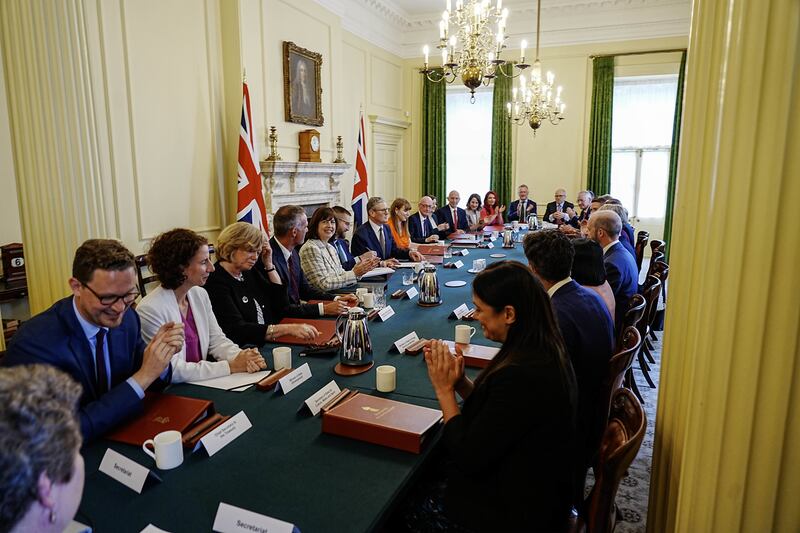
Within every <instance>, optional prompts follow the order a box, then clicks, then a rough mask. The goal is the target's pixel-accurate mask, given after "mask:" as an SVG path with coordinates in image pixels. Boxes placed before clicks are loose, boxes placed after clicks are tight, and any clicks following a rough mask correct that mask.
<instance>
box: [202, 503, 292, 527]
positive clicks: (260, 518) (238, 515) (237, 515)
mask: <svg viewBox="0 0 800 533" xmlns="http://www.w3.org/2000/svg"><path fill="white" fill-rule="evenodd" d="M212 529H213V530H214V531H217V532H219V533H254V532H255V533H292V531H294V524H290V523H289V522H284V521H283V520H278V519H277V518H272V517H269V516H266V515H263V514H258V513H254V512H253V511H248V510H247V509H242V508H241V507H235V506H233V505H229V504H227V503H222V502H220V504H219V508H218V509H217V516H216V517H215V518H214V525H213V526H212Z"/></svg>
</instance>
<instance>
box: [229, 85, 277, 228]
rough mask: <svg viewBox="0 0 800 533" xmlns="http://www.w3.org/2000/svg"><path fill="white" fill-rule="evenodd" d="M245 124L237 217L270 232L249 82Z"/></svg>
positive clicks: (244, 103) (241, 135)
mask: <svg viewBox="0 0 800 533" xmlns="http://www.w3.org/2000/svg"><path fill="white" fill-rule="evenodd" d="M242 86H243V101H242V123H241V126H240V128H239V176H238V186H237V189H238V203H237V207H236V220H237V221H238V222H249V223H250V224H253V225H254V226H256V227H258V228H260V229H262V230H263V231H268V230H269V227H268V226H267V208H266V207H265V205H264V194H263V193H262V192H261V173H260V171H259V168H260V167H259V165H258V155H257V154H256V142H255V139H254V138H253V123H252V121H251V117H252V114H251V113H250V91H248V90H247V83H243V84H242Z"/></svg>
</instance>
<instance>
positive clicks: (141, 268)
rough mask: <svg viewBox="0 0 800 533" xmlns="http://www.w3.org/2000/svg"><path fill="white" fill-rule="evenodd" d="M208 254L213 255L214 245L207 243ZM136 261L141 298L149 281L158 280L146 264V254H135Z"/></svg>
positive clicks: (144, 294)
mask: <svg viewBox="0 0 800 533" xmlns="http://www.w3.org/2000/svg"><path fill="white" fill-rule="evenodd" d="M208 255H209V256H212V255H214V245H213V244H211V243H208ZM133 261H134V262H135V263H136V278H137V279H138V280H139V291H140V292H141V293H142V298H144V297H145V296H147V286H148V285H149V284H151V283H156V282H157V281H158V276H156V275H155V274H153V273H152V272H150V269H149V268H148V265H147V254H142V255H137V256H136V257H134V258H133Z"/></svg>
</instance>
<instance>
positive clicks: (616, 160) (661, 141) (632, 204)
mask: <svg viewBox="0 0 800 533" xmlns="http://www.w3.org/2000/svg"><path fill="white" fill-rule="evenodd" d="M677 89H678V77H677V75H668V76H648V77H633V78H617V79H615V80H614V118H613V132H612V158H611V195H612V196H614V197H615V198H618V199H619V200H620V201H621V202H622V204H623V205H624V206H625V207H626V208H627V209H628V211H629V213H630V216H631V218H634V219H649V220H650V221H651V222H652V223H655V224H656V225H658V222H659V221H660V223H661V226H662V227H663V218H664V216H665V212H666V205H667V181H668V178H669V151H670V147H671V146H672V123H673V119H674V116H675V95H676V92H677ZM635 221H638V220H635Z"/></svg>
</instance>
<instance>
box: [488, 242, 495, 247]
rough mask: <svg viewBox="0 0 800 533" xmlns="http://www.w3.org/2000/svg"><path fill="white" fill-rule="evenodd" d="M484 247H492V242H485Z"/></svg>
mask: <svg viewBox="0 0 800 533" xmlns="http://www.w3.org/2000/svg"><path fill="white" fill-rule="evenodd" d="M486 247H487V248H494V243H493V242H487V243H486Z"/></svg>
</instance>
